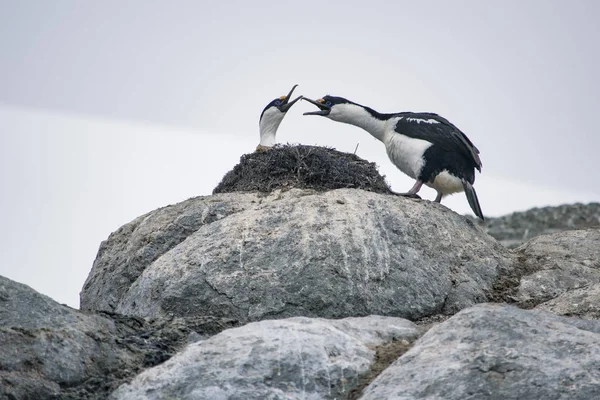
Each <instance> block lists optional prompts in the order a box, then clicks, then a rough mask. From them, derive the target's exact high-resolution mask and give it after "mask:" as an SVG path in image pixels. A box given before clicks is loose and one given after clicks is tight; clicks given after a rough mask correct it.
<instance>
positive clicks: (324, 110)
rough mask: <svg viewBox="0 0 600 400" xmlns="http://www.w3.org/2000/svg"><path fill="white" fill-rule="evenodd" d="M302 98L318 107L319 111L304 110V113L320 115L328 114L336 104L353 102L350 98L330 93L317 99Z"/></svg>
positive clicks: (325, 115)
mask: <svg viewBox="0 0 600 400" xmlns="http://www.w3.org/2000/svg"><path fill="white" fill-rule="evenodd" d="M302 99H303V100H306V101H308V102H309V103H311V104H314V105H315V106H317V107H319V111H310V112H305V113H304V115H321V116H323V117H327V116H329V113H331V109H332V108H333V107H334V106H336V105H339V104H353V103H352V102H351V101H350V100H346V99H345V98H343V97H336V96H330V95H327V96H323V97H322V98H320V99H317V100H312V99H309V98H306V97H303V98H302Z"/></svg>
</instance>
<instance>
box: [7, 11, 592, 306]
mask: <svg viewBox="0 0 600 400" xmlns="http://www.w3.org/2000/svg"><path fill="white" fill-rule="evenodd" d="M598 15H600V2H597V1H594V0H589V1H581V0H579V1H578V0H573V1H566V0H565V1H549V0H540V1H531V0H530V1H508V0H503V1H480V0H472V1H460V0H459V1H452V2H450V1H420V2H416V1H396V2H393V3H392V2H389V1H369V2H362V1H361V2H353V1H327V2H325V1H322V2H318V1H295V2H285V1H279V2H266V1H252V2H247V1H222V2H213V1H211V2H205V1H181V0H180V1H175V2H167V1H157V2H147V1H137V0H136V1H123V0H120V1H112V0H103V1H100V2H83V1H74V0H73V1H70V0H69V1H67V0H54V1H51V2H50V1H47V2H45V1H24V0H21V1H18V2H17V1H9V0H0V183H1V184H2V192H1V196H0V207H1V210H2V213H1V217H0V218H2V220H1V221H0V222H1V224H2V227H3V229H2V230H1V231H0V232H1V233H0V256H2V257H1V260H2V261H1V262H0V275H4V276H7V277H9V278H11V279H14V280H17V281H19V282H23V283H26V284H28V285H30V286H32V287H33V288H35V289H36V290H39V291H41V292H42V293H44V294H47V295H50V296H51V297H53V298H54V299H56V300H58V301H60V302H63V303H67V304H69V305H71V306H73V307H78V305H79V298H78V293H79V290H80V289H81V286H82V285H83V282H84V280H85V278H86V276H87V274H88V272H89V270H90V268H91V265H92V262H93V260H94V258H95V255H96V252H97V250H98V246H99V244H100V241H102V240H104V239H106V238H107V237H108V235H109V234H110V233H111V232H112V231H114V230H116V229H118V228H119V226H121V225H123V224H125V223H127V222H129V221H131V220H132V219H134V218H135V217H137V216H139V215H141V214H143V213H145V212H148V211H151V210H153V209H155V208H158V207H161V206H164V205H167V204H173V203H176V202H179V201H181V200H184V199H186V198H189V197H193V196H197V195H207V194H210V192H211V191H212V188H214V186H215V185H216V184H217V183H218V182H219V180H220V178H221V177H222V176H223V175H224V174H225V173H226V172H227V171H228V170H229V169H231V168H232V167H233V166H234V165H235V164H236V163H237V161H238V160H239V157H240V155H241V154H243V153H245V152H250V151H252V150H253V149H254V147H255V146H256V144H258V117H259V115H260V112H261V111H262V109H263V107H264V106H265V105H266V104H267V103H268V102H269V101H271V100H272V99H273V98H275V97H278V96H280V95H282V94H285V93H287V91H289V89H290V88H291V87H292V85H293V84H299V85H300V86H299V87H298V89H297V93H298V94H304V95H306V96H309V97H313V98H316V97H321V96H323V95H325V94H332V95H337V96H343V97H346V98H348V99H350V100H353V101H356V102H359V103H362V104H365V105H368V106H371V107H372V108H375V109H376V110H378V111H381V112H395V111H431V112H437V113H439V114H441V115H443V116H444V117H446V118H448V119H449V120H450V121H452V122H453V123H454V124H456V125H457V126H458V127H459V128H461V129H462V130H463V131H464V132H465V133H466V134H467V135H468V136H469V137H470V138H471V140H472V141H473V142H474V143H475V144H476V146H477V147H478V148H479V149H480V150H481V158H482V161H483V165H484V168H483V173H482V174H481V175H479V174H478V175H477V177H476V183H475V188H476V189H477V193H478V195H479V199H480V202H481V207H482V209H483V211H484V214H485V215H488V216H496V215H502V214H505V213H508V212H511V211H515V210H525V209H527V208H530V207H534V206H545V205H557V204H561V203H567V202H569V203H570V202H577V201H580V202H590V201H599V200H600V185H599V184H600V178H599V177H598V174H597V171H598V167H599V163H598V156H597V153H598V148H600V139H599V138H598V128H597V123H596V119H597V118H598V115H600V96H599V95H598V93H600V79H599V78H598V71H600V51H599V50H598V49H600V28H599V25H598V23H597V17H598ZM313 108H314V107H312V106H311V105H309V104H307V103H304V102H300V103H298V104H297V105H295V106H294V107H293V108H292V110H291V111H290V112H289V113H288V115H287V117H286V119H285V120H284V122H283V123H282V125H281V126H280V129H279V132H278V139H279V140H280V141H281V142H293V143H307V144H319V145H327V146H333V147H335V148H337V149H339V150H342V151H354V148H355V147H356V144H357V143H359V148H358V155H359V156H361V157H364V158H366V159H369V160H371V161H375V162H377V163H378V164H379V165H380V170H381V172H382V173H384V174H385V175H386V176H387V178H388V181H389V182H390V183H391V184H392V187H393V188H394V189H395V190H398V191H406V190H408V189H409V188H410V187H411V186H412V181H411V180H410V179H409V178H407V177H405V176H403V175H402V174H401V173H400V172H399V171H397V170H396V169H395V168H394V167H393V166H392V165H391V163H390V161H389V160H388V159H387V156H386V155H385V150H384V147H383V145H382V144H381V143H379V142H377V141H376V140H375V139H373V138H371V137H370V136H369V134H368V133H366V132H364V131H361V130H359V129H358V128H355V127H351V126H348V125H343V124H338V123H335V122H332V121H329V120H326V119H324V118H320V117H303V116H302V112H304V111H308V110H313ZM422 194H423V195H424V197H428V198H431V199H432V198H434V197H435V193H434V192H433V191H431V190H429V189H424V190H423V193H422ZM444 204H445V205H447V206H448V207H450V208H452V209H453V210H455V211H457V212H460V213H471V210H470V209H469V206H468V204H467V201H466V199H465V197H464V195H463V194H458V195H454V196H453V197H451V198H449V199H445V200H444Z"/></svg>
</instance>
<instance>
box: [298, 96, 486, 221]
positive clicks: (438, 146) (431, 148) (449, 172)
mask: <svg viewBox="0 0 600 400" xmlns="http://www.w3.org/2000/svg"><path fill="white" fill-rule="evenodd" d="M303 99H304V100H306V101H308V102H309V103H311V104H314V105H315V106H317V107H318V108H319V110H318V111H311V112H306V113H304V115H320V116H323V117H326V118H329V119H331V120H333V121H337V122H342V123H345V124H350V125H354V126H357V127H359V128H362V129H364V130H365V131H367V132H369V133H370V134H371V135H372V136H373V137H374V138H376V139H378V140H379V141H381V142H382V143H383V144H384V145H385V149H386V152H387V154H388V157H389V158H390V161H392V163H393V164H394V165H395V166H396V167H397V168H398V169H399V170H400V171H402V172H404V173H405V174H406V175H408V176H410V177H411V178H413V179H414V180H415V184H414V185H413V187H412V188H411V189H410V190H409V191H408V192H406V193H399V194H401V195H403V196H408V197H415V198H419V195H418V194H417V193H418V192H419V190H420V189H421V187H422V186H423V185H426V186H429V187H431V188H433V189H435V190H436V191H437V196H436V198H435V201H436V202H438V203H440V202H441V201H442V197H444V196H447V195H450V194H453V193H458V192H464V193H465V195H466V196H467V201H468V202H469V205H470V206H471V209H472V210H473V212H474V213H475V215H476V216H477V217H479V218H481V219H482V220H483V219H484V217H483V212H482V211H481V207H480V205H479V200H478V198H477V194H476V193H475V188H474V187H473V184H474V183H475V170H478V171H479V172H481V167H482V164H481V159H480V158H479V150H478V149H477V147H475V145H474V144H473V143H472V142H471V140H470V139H469V138H468V137H467V135H465V134H464V133H463V132H462V131H460V130H459V129H458V128H457V127H456V126H455V125H454V124H452V123H451V122H450V121H448V120H447V119H445V118H444V117H441V116H439V115H437V114H434V113H430V112H398V113H390V114H387V113H386V114H384V113H380V112H377V111H375V110H374V109H372V108H370V107H366V106H363V105H360V104H358V103H355V102H353V101H350V100H347V99H345V98H343V97H337V96H330V95H327V96H324V97H323V98H320V99H318V100H311V99H308V98H306V97H303Z"/></svg>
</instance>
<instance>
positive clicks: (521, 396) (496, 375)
mask: <svg viewBox="0 0 600 400" xmlns="http://www.w3.org/2000/svg"><path fill="white" fill-rule="evenodd" d="M590 325H593V326H590ZM599 328H600V322H597V321H586V323H585V324H581V320H578V319H569V318H560V317H556V316H554V315H552V314H549V313H545V312H540V311H525V310H520V309H518V308H515V307H511V306H503V305H491V304H489V305H478V306H475V307H472V308H469V309H467V310H463V311H461V312H460V313H458V314H457V315H455V316H454V317H452V318H450V319H449V320H448V321H446V322H444V323H442V324H440V325H438V326H436V327H434V328H432V329H431V330H430V331H429V332H427V333H426V334H425V335H424V336H423V337H422V338H421V339H419V340H418V341H417V342H415V344H414V346H413V347H412V348H411V349H410V350H409V351H408V352H407V353H405V354H404V355H403V356H402V357H400V358H399V359H398V360H397V361H396V362H394V363H393V364H392V365H391V366H390V367H389V368H387V369H386V370H385V371H384V372H383V373H382V374H381V375H379V376H378V377H377V378H376V379H375V380H374V381H373V382H372V383H371V384H370V385H369V386H368V387H367V388H366V389H365V391H364V393H363V396H362V397H361V399H362V400H371V399H374V400H375V399H376V400H379V399H402V400H408V399H444V400H453V399H457V400H470V399H472V400H475V399H498V400H500V399H502V400H510V399H515V400H516V399H518V400H529V399H531V400H537V399H546V400H554V399H565V400H566V399H569V400H577V399H581V400H589V399H598V398H600V334H598V333H596V332H598V331H599V330H600V329H599ZM585 329H591V331H590V330H585Z"/></svg>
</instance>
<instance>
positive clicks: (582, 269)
mask: <svg viewBox="0 0 600 400" xmlns="http://www.w3.org/2000/svg"><path fill="white" fill-rule="evenodd" d="M516 254H517V256H518V260H519V265H518V266H517V268H515V270H519V269H520V270H521V271H524V272H525V274H524V275H523V276H522V277H521V279H520V283H519V285H518V287H517V288H516V290H515V292H514V295H513V296H512V299H513V300H514V301H516V302H517V303H518V304H520V305H521V306H535V305H537V304H540V303H542V302H545V301H548V300H551V299H553V298H555V297H557V296H560V295H562V294H563V293H566V292H568V291H571V290H576V289H581V288H585V287H587V286H590V285H595V284H598V283H600V229H585V230H574V231H566V232H561V233H555V234H552V235H543V236H538V237H536V238H534V239H532V240H531V241H529V242H527V243H526V244H524V245H523V246H521V247H519V248H518V249H516Z"/></svg>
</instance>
